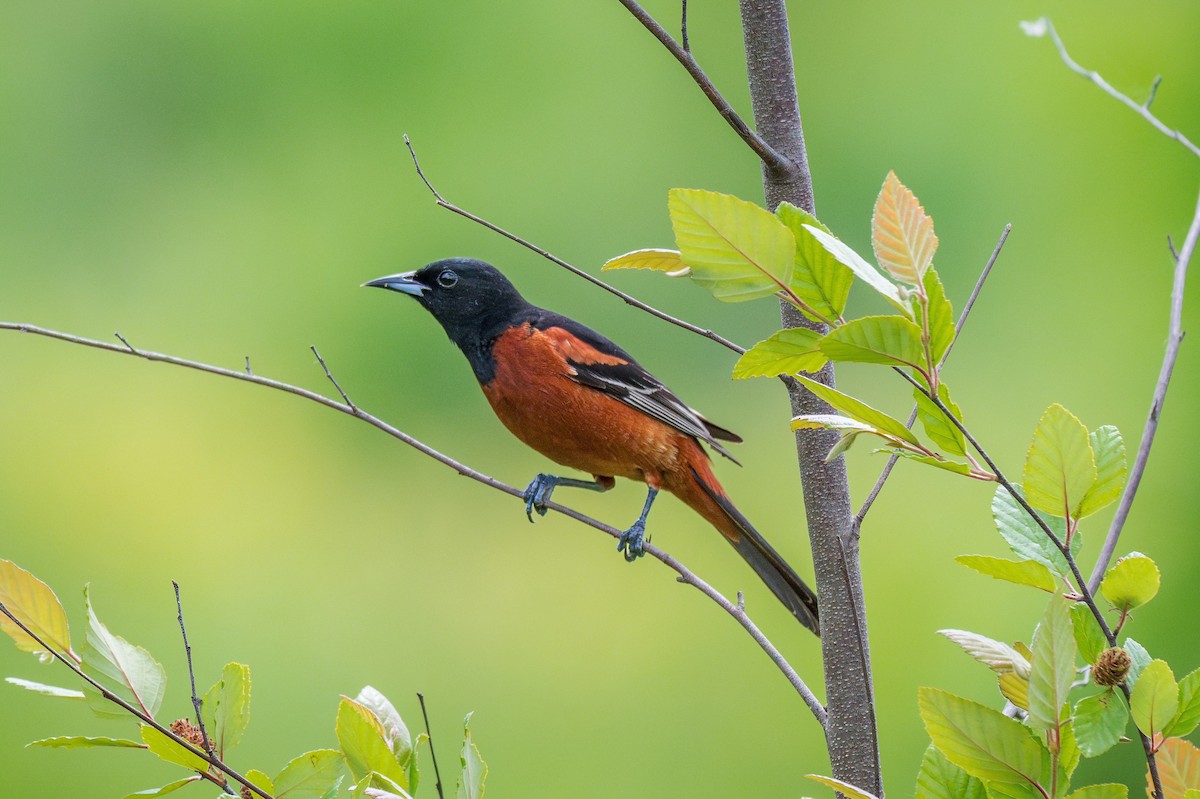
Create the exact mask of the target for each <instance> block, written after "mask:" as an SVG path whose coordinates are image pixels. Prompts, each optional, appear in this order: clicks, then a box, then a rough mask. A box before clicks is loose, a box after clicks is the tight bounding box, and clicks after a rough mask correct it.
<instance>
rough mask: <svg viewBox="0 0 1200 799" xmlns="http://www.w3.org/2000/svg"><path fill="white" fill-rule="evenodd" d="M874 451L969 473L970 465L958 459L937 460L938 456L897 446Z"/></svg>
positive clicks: (949, 470)
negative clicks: (933, 456) (934, 456)
mask: <svg viewBox="0 0 1200 799" xmlns="http://www.w3.org/2000/svg"><path fill="white" fill-rule="evenodd" d="M875 451H876V452H886V453H887V454H889V455H896V456H898V457H901V458H907V459H908V460H910V461H916V462H917V463H923V464H925V465H926V466H935V467H937V468H938V469H945V470H946V471H948V472H954V473H955V474H962V475H969V474H971V467H970V466H968V465H967V464H965V463H959V462H958V461H951V460H939V459H938V458H932V457H930V456H928V455H922V454H921V453H919V452H913V451H912V450H908V449H901V448H899V447H882V448H880V449H877V450H875Z"/></svg>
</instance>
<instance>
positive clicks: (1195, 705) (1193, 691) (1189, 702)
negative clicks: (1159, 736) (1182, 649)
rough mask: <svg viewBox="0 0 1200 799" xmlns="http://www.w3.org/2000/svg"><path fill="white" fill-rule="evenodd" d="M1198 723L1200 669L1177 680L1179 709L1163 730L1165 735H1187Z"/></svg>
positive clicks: (1199, 722) (1199, 712) (1199, 719)
mask: <svg viewBox="0 0 1200 799" xmlns="http://www.w3.org/2000/svg"><path fill="white" fill-rule="evenodd" d="M1197 725H1200V669H1196V670H1195V671H1193V672H1192V673H1191V674H1189V675H1187V676H1186V677H1184V678H1183V679H1182V680H1180V681H1179V709H1178V710H1177V711H1175V718H1173V719H1171V723H1170V724H1168V725H1167V728H1166V729H1165V730H1163V735H1166V736H1167V737H1172V736H1173V737H1182V736H1184V735H1188V734H1189V733H1191V731H1192V730H1194V729H1196V726H1197Z"/></svg>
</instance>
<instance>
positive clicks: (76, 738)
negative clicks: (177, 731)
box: [25, 735, 145, 749]
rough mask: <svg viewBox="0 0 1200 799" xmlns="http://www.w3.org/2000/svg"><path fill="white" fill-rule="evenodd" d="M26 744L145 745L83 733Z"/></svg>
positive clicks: (79, 746) (72, 746)
mask: <svg viewBox="0 0 1200 799" xmlns="http://www.w3.org/2000/svg"><path fill="white" fill-rule="evenodd" d="M25 745H26V746H44V747H48V748H51V749H92V748H96V747H105V746H111V747H117V748H126V749H144V748H145V745H144V744H140V743H138V742H137V741H127V740H125V739H124V738H89V737H87V736H85V735H59V736H56V737H54V738H42V739H41V740H40V741H31V742H30V743H27V744H25Z"/></svg>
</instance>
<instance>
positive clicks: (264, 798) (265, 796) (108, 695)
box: [0, 345, 275, 799]
mask: <svg viewBox="0 0 1200 799" xmlns="http://www.w3.org/2000/svg"><path fill="white" fill-rule="evenodd" d="M106 346H112V345H106ZM117 351H118V352H123V350H121V349H120V348H118V350H117ZM0 613H3V614H4V615H5V616H7V617H8V618H9V619H10V620H11V621H12V622H13V623H14V624H16V625H17V626H18V627H20V628H21V630H22V631H24V633H25V634H26V635H28V636H29V637H30V638H32V639H33V640H34V641H37V642H38V643H39V644H40V645H41V647H42V649H43V650H45V651H46V652H49V653H50V655H51V656H52V657H53V658H54V659H55V660H57V661H58V662H60V663H62V664H63V665H65V666H66V667H67V668H69V669H70V670H71V671H73V672H75V674H76V676H78V677H79V678H80V679H81V680H83V681H84V682H86V683H87V684H88V685H90V686H92V687H93V688H95V689H96V690H97V691H99V692H100V695H101V696H102V697H104V698H105V699H107V700H108V701H109V702H112V703H113V704H115V705H117V706H119V707H120V708H121V709H122V710H124V711H125V712H126V713H129V714H130V715H132V716H134V717H136V718H137V719H138V721H140V722H142V723H143V724H145V725H146V726H148V727H151V728H153V729H154V730H155V731H156V732H159V733H161V734H162V735H165V736H166V737H168V738H170V739H171V740H172V741H174V742H175V743H177V744H179V746H181V747H183V748H184V749H186V750H187V751H188V752H191V753H192V754H193V755H195V756H196V757H198V758H200V759H201V760H203V761H204V762H206V763H208V764H209V765H210V766H213V767H215V768H216V769H218V770H219V771H221V772H222V773H224V774H227V775H229V776H230V777H232V778H233V779H235V780H237V781H238V782H240V783H241V784H242V785H244V786H246V787H247V788H249V789H250V790H251V791H253V792H254V793H256V794H258V795H259V796H260V797H261V799H275V797H273V796H271V794H269V793H267V792H266V791H264V790H263V789H262V788H259V787H258V786H257V785H255V784H254V783H252V782H250V781H249V780H248V779H246V778H245V777H243V776H242V775H241V774H239V773H238V772H236V771H234V770H233V769H232V768H230V767H229V766H227V765H225V763H224V762H223V761H222V760H221V759H220V758H218V757H214V756H212V755H210V754H209V753H208V752H205V751H204V750H202V749H198V748H197V747H196V746H194V745H193V744H192V743H191V742H189V741H187V740H185V739H183V738H181V737H179V736H178V735H176V734H175V733H173V732H171V731H170V730H169V729H167V728H166V727H164V726H163V725H161V724H159V723H158V722H157V721H155V720H154V719H153V718H152V717H151V716H150V715H149V714H148V713H145V712H144V711H142V710H141V709H140V708H136V707H134V706H133V705H131V704H129V703H128V702H126V701H125V700H124V699H122V698H121V697H119V696H117V695H116V694H114V693H113V692H112V691H110V690H109V689H107V688H105V687H104V686H103V685H102V684H100V683H99V682H97V681H96V680H95V679H93V678H92V676H91V675H89V674H88V673H87V672H85V671H84V670H83V669H82V668H80V667H79V666H77V665H76V664H75V663H74V661H72V660H71V659H70V658H68V657H67V656H66V655H64V654H63V653H62V652H59V651H58V650H57V649H55V648H54V647H52V646H50V645H49V644H47V643H46V642H45V641H43V640H42V639H41V637H40V636H38V634H37V633H35V632H34V631H33V630H31V629H29V627H27V626H26V625H25V623H24V622H22V621H21V620H20V619H18V618H17V617H16V615H14V614H13V612H12V611H11V610H9V609H8V608H7V607H6V606H5V605H4V603H3V602H0ZM200 776H201V777H205V778H207V779H211V776H208V775H205V774H203V773H201V774H200Z"/></svg>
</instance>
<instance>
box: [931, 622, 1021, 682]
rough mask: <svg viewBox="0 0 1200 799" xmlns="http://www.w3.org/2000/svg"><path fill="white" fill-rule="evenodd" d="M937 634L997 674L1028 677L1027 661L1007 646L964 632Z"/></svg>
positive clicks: (955, 631)
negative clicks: (1013, 674) (1011, 673)
mask: <svg viewBox="0 0 1200 799" xmlns="http://www.w3.org/2000/svg"><path fill="white" fill-rule="evenodd" d="M938 634H939V635H944V636H946V637H947V638H949V639H950V640H951V641H953V642H954V643H956V644H958V645H959V646H961V647H962V648H963V650H965V651H966V653H967V654H968V655H970V656H971V657H973V658H975V659H976V660H978V661H979V662H980V663H982V664H983V665H985V666H987V667H988V668H989V669H991V670H992V671H994V672H996V673H997V674H1007V673H1009V672H1013V673H1016V674H1018V675H1019V676H1022V677H1028V676H1029V670H1030V663H1029V661H1028V660H1026V659H1025V656H1024V655H1022V654H1021V653H1020V652H1018V651H1017V650H1015V649H1013V648H1012V647H1011V646H1009V645H1008V644H1004V643H1001V642H999V641H996V640H993V639H991V638H988V637H987V636H986V635H980V634H979V633H972V632H968V631H966V630H938Z"/></svg>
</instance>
